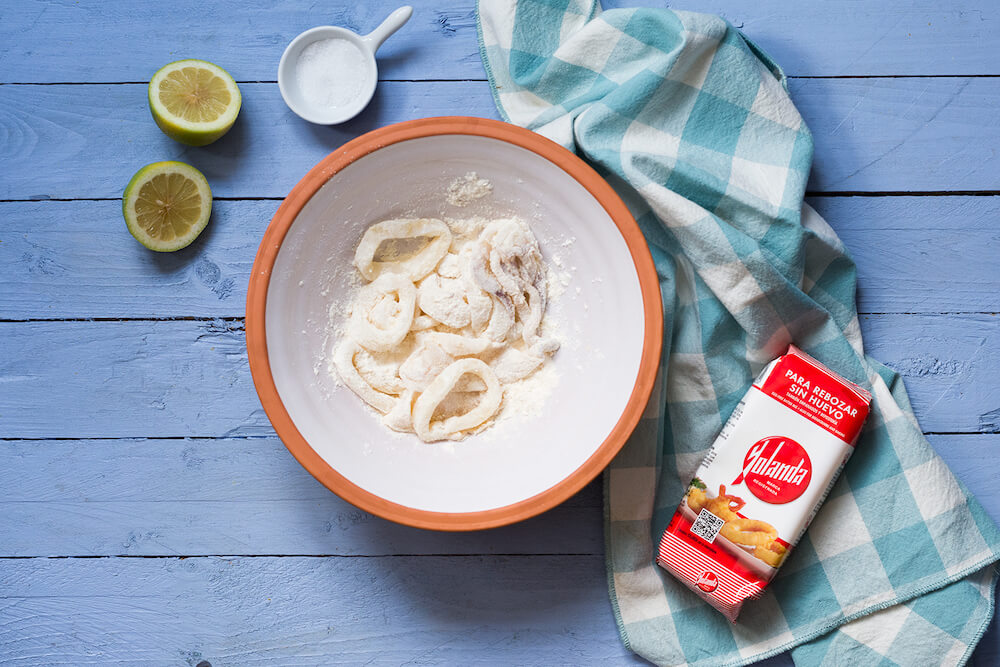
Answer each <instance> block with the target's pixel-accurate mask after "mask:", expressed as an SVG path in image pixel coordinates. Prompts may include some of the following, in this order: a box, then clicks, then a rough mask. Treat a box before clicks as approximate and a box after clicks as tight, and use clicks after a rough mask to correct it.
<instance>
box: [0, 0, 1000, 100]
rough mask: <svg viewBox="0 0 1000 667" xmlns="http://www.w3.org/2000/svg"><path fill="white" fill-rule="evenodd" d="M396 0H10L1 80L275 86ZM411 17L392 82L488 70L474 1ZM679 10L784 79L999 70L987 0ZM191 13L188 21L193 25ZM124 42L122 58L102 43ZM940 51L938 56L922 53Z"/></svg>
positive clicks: (393, 47)
mask: <svg viewBox="0 0 1000 667" xmlns="http://www.w3.org/2000/svg"><path fill="white" fill-rule="evenodd" d="M398 4H399V3H398V2H397V1H396V0H379V1H377V2H376V1H370V2H361V3H328V4H325V5H321V6H319V7H317V6H316V5H315V3H307V2H305V0H300V1H298V2H282V3H269V2H265V1H263V0H255V1H253V2H236V1H235V0H223V1H218V2H211V3H205V2H198V1H197V0H175V1H174V2H171V3H169V4H164V3H143V4H142V5H136V4H135V3H130V2H128V1H127V0H110V1H105V2H100V3H66V4H63V3H51V2H45V1H44V0H34V1H31V2H27V1H26V2H17V3H7V6H5V7H4V9H3V14H2V18H3V20H2V21H0V45H2V46H0V83H2V82H8V81H23V82H66V81H101V82H115V81H145V80H148V79H149V77H150V76H151V75H152V73H153V72H154V71H156V69H157V68H159V67H160V66H161V65H163V64H164V63H167V62H170V61H171V60H176V59H178V58H192V57H194V58H204V59H207V60H211V61H213V62H217V63H218V64H219V65H221V66H223V67H225V68H227V69H229V70H230V71H231V72H232V73H233V75H234V76H236V77H237V79H238V80H240V81H273V80H274V78H275V76H276V74H275V72H276V70H277V66H278V59H279V58H280V56H281V52H282V50H283V49H284V47H285V45H286V44H287V43H288V42H289V41H290V40H291V39H292V38H293V37H294V36H295V35H296V34H298V33H299V32H301V31H302V30H305V29H307V28H310V27H312V26H314V25H321V24H325V23H331V24H335V25H344V26H347V27H349V28H351V29H353V30H357V31H362V32H364V31H367V30H370V29H371V28H372V27H374V26H375V25H376V24H377V23H378V22H379V21H380V20H381V19H382V18H383V17H384V16H385V15H387V14H388V13H389V12H390V11H392V10H393V9H395V8H396V6H398ZM412 4H413V5H414V6H415V11H414V15H413V18H412V19H411V21H410V24H409V25H407V26H406V28H405V29H404V30H403V31H401V32H400V33H398V34H397V35H396V36H395V37H393V39H392V40H391V41H389V42H387V43H386V44H385V46H384V47H383V51H382V57H381V58H380V60H381V74H382V76H383V77H385V78H390V79H425V78H434V79H442V78H444V79H470V78H483V76H484V75H483V70H482V65H481V64H480V62H479V53H478V48H477V45H476V29H475V20H474V15H473V7H474V3H473V2H472V0H458V1H454V2H450V3H446V4H441V3H435V2H430V1H429V0H414V1H413V3H412ZM604 4H605V6H606V7H608V8H612V7H620V6H625V7H629V6H634V5H648V6H664V5H667V4H668V3H667V1H666V0H606V1H605V3H604ZM683 8H684V9H688V10H691V11H702V12H710V13H717V14H721V15H722V16H724V17H726V18H727V19H729V20H730V21H731V22H732V23H733V24H734V25H736V26H739V27H741V28H742V29H743V30H744V31H745V32H746V33H747V34H748V35H749V36H750V37H751V38H752V39H754V40H755V41H756V42H757V43H758V44H760V46H761V47H762V48H764V49H765V50H767V51H768V52H769V53H770V54H771V55H772V56H774V57H775V58H776V59H777V60H778V62H780V63H782V65H783V66H784V67H785V68H786V70H787V71H788V72H789V73H790V74H793V75H809V76H817V75H819V76H836V75H855V76H857V75H874V74H881V75H913V74H938V75H941V74H997V73H1000V71H998V69H997V66H998V59H997V53H996V48H995V44H994V41H993V40H992V36H993V35H994V34H995V33H996V32H997V30H998V29H1000V20H998V16H997V13H996V12H995V11H992V10H993V9H995V7H993V5H992V4H991V3H990V1H989V0H955V1H954V2H947V3H931V2H919V3H913V2H903V1H901V0H882V1H881V2H878V3H863V4H858V3H851V4H845V3H843V2H837V1H836V0H822V1H819V2H810V3H788V2H782V1H781V0H758V1H757V2H754V3H746V2H744V1H743V0H714V1H711V2H709V1H705V0H700V1H699V0H691V1H689V2H687V3H685V4H684V7H683ZM193 17H197V18H196V19H195V18H193ZM122 40H127V42H128V44H129V54H128V55H129V57H128V58H114V57H109V54H108V51H107V48H106V45H107V44H115V43H119V42H121V41H122ZM928 54H938V55H939V57H928Z"/></svg>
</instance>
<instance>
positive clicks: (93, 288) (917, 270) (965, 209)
mask: <svg viewBox="0 0 1000 667" xmlns="http://www.w3.org/2000/svg"><path fill="white" fill-rule="evenodd" d="M809 201H810V203H812V204H813V206H815V207H816V208H817V209H818V210H819V211H820V212H821V213H822V214H823V215H824V216H825V217H826V219H827V220H828V221H829V222H830V224H831V225H833V227H834V228H835V229H836V230H837V232H838V233H839V234H840V236H841V238H842V239H843V241H844V243H845V244H846V245H847V247H848V249H849V250H850V251H851V254H852V255H853V257H854V259H855V261H856V262H857V264H858V274H859V275H858V281H859V294H858V308H859V309H860V311H861V312H875V313H935V312H996V311H1000V259H998V258H997V253H996V247H997V246H998V244H1000V227H998V226H997V225H996V224H995V223H996V220H997V219H1000V197H933V198H926V197H876V198H873V197H813V198H811V199H810V200H809ZM278 203H279V202H277V201H219V202H216V203H215V206H214V212H213V218H212V222H211V224H210V225H209V227H208V228H207V230H206V231H205V232H204V233H202V235H201V236H200V237H199V238H198V240H197V241H196V242H195V243H194V244H193V245H191V246H189V247H188V248H187V249H185V250H182V251H179V252H176V253H168V254H164V253H152V252H149V251H147V250H146V249H145V248H143V247H142V246H140V245H139V244H138V243H136V242H135V241H134V240H133V239H132V237H131V236H130V235H129V234H128V233H127V232H126V230H125V224H124V222H123V221H122V220H121V207H120V205H119V203H118V202H117V201H73V202H61V201H48V202H8V203H0V218H2V219H3V220H4V221H5V222H4V225H3V228H2V229H0V319H38V318H45V319H55V318H84V317H133V318H134V317H146V318H157V317H186V316H195V317H242V316H243V314H244V304H245V302H246V287H247V280H248V278H249V275H250V267H251V265H252V263H253V258H254V255H255V254H256V252H257V244H258V243H259V241H260V237H261V235H262V234H263V232H264V229H265V228H266V227H267V224H268V222H270V219H271V216H273V215H274V212H275V210H277V208H278Z"/></svg>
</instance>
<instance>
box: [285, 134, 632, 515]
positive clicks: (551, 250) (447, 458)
mask: <svg viewBox="0 0 1000 667" xmlns="http://www.w3.org/2000/svg"><path fill="white" fill-rule="evenodd" d="M469 171H475V172H477V173H478V174H479V175H480V176H481V177H483V178H487V179H489V180H490V181H491V182H492V183H493V186H494V190H493V195H492V196H491V197H486V198H483V199H481V200H477V201H476V202H475V203H474V204H472V205H469V206H466V207H464V208H458V207H455V206H451V205H449V204H448V203H447V202H446V201H445V197H444V195H443V193H444V192H446V190H447V187H448V185H449V183H451V182H452V181H453V180H454V179H455V178H457V177H460V176H462V175H464V174H466V173H467V172H469ZM505 214H506V215H510V214H517V215H520V216H522V217H523V218H525V219H526V220H527V221H528V222H529V223H530V225H531V227H532V229H533V230H534V231H535V234H536V236H537V237H538V239H539V242H540V244H541V246H542V251H543V254H544V255H545V256H546V258H547V260H548V261H549V263H550V265H551V264H555V263H558V264H559V265H561V267H559V266H556V267H555V268H556V269H557V272H563V273H564V276H563V277H564V278H566V277H568V284H567V285H566V286H565V291H564V293H563V294H562V295H561V296H560V297H558V298H556V299H555V300H553V302H552V303H550V305H549V310H548V314H547V317H548V318H551V319H553V320H554V323H555V325H556V333H557V335H558V336H559V337H560V338H561V339H562V340H563V341H564V344H563V347H562V348H561V349H560V350H559V351H558V352H557V353H556V355H555V356H554V358H553V359H552V360H551V361H550V362H549V363H550V364H553V365H554V369H555V372H556V374H557V375H558V376H559V377H558V383H557V384H556V385H555V387H554V389H553V390H552V393H551V394H550V395H549V396H548V398H547V399H546V400H545V403H544V405H543V406H542V408H541V410H539V411H538V414H537V415H534V416H525V417H523V418H518V419H508V420H504V421H502V422H500V423H499V424H497V425H495V426H494V427H492V428H490V429H487V430H486V431H484V432H483V433H480V434H478V435H474V436H471V437H469V438H467V439H466V440H464V441H461V442H457V443H435V444H425V443H423V442H420V441H419V440H418V439H417V438H416V437H415V436H412V435H401V434H395V433H392V432H390V431H388V430H387V429H386V428H385V427H384V426H383V425H382V424H381V422H380V421H379V419H378V418H377V416H376V415H375V413H373V412H371V411H370V410H369V409H368V408H367V407H366V406H364V405H363V404H362V402H361V400H360V399H359V398H358V397H356V396H355V395H354V394H353V393H351V391H350V390H348V389H346V388H344V387H341V386H338V384H337V382H336V381H335V380H334V379H333V377H332V376H331V374H330V371H329V361H328V360H329V357H330V349H331V347H332V345H333V342H334V339H335V336H336V334H335V333H334V331H332V330H331V327H330V324H329V312H330V309H331V306H332V305H335V304H342V303H343V302H344V300H345V298H347V294H348V292H349V290H350V289H351V284H352V282H354V281H355V280H356V279H355V278H354V277H353V276H354V274H355V270H354V267H353V265H352V260H353V255H354V248H355V246H356V245H357V243H358V241H359V240H360V238H361V235H362V233H363V232H364V230H365V228H366V227H367V226H369V225H371V224H373V223H375V222H378V221H380V220H384V219H388V218H394V217H415V216H421V217H442V218H462V217H471V216H473V215H484V216H502V215H505ZM644 327H645V321H644V315H643V302H642V294H641V291H640V283H639V278H638V274H637V271H636V268H635V265H634V263H633V260H632V257H631V255H630V253H629V250H628V248H627V246H626V244H625V241H624V239H623V238H622V235H621V233H620V232H619V231H618V228H617V227H616V226H615V224H614V222H613V221H612V219H611V218H610V216H609V215H608V214H607V212H606V211H605V210H604V208H603V207H602V206H601V205H600V203H599V202H598V201H597V200H596V199H595V198H594V197H593V196H592V195H591V194H590V193H589V192H588V190H587V189H586V188H585V187H583V186H582V185H581V184H580V183H579V182H577V181H576V180H575V179H574V178H573V177H571V176H570V175H569V174H567V173H566V172H565V171H563V170H562V169H560V168H559V167H558V166H556V165H555V164H553V163H551V162H549V161H548V160H547V159H545V158H543V157H541V156H540V155H538V154H536V153H534V152H532V151H529V150H527V149H524V148H521V147H519V146H515V145H513V144H509V143H507V142H504V141H500V140H497V139H492V138H487V137H480V136H473V135H461V134H450V135H439V136H430V137H421V138H416V139H409V140H406V141H401V142H399V143H394V144H391V145H388V146H385V147H382V148H380V149H379V150H376V151H374V152H372V153H370V154H368V155H366V156H365V157H362V158H360V159H358V160H356V161H355V162H353V163H351V164H350V165H348V166H347V167H345V168H344V169H342V170H341V171H340V172H338V173H336V174H334V175H333V176H332V177H331V178H330V180H328V181H327V182H326V184H325V185H323V186H322V187H321V188H320V189H319V190H318V192H316V194H315V195H314V196H313V197H312V198H311V199H310V200H309V201H308V202H307V203H306V205H305V206H304V207H303V208H302V210H301V211H300V212H299V214H298V216H297V217H296V219H295V221H294V222H293V223H292V225H291V227H290V229H289V231H288V233H287V235H286V237H285V239H284V242H283V243H282V246H281V249H280V251H279V252H278V255H277V259H276V261H275V264H274V268H273V271H272V275H271V279H270V282H269V286H268V291H267V302H266V310H265V335H266V341H267V350H268V360H269V362H270V366H271V371H272V374H273V377H274V382H275V386H276V388H277V391H278V394H279V396H280V398H281V401H282V403H283V404H284V406H285V409H286V410H287V412H288V414H289V416H290V417H291V419H292V421H293V422H294V423H295V425H296V427H297V428H298V430H299V432H300V433H301V434H302V436H303V437H304V438H305V440H306V441H307V442H308V443H309V445H310V446H311V447H312V448H313V449H314V450H315V451H316V452H317V453H318V454H319V456H321V457H322V458H323V459H324V460H325V461H326V462H327V463H328V464H329V465H330V466H331V467H333V468H334V469H335V470H336V471H337V472H339V473H340V474H341V475H343V476H344V477H346V478H347V479H348V480H350V481H351V482H353V483H354V484H356V485H358V486H359V487H361V488H363V489H365V490H367V491H369V492H371V493H373V494H375V495H377V496H379V497H381V498H383V499H385V500H389V501H391V502H394V503H398V504H400V505H404V506H407V507H411V508H415V509H419V510H427V511H435V512H449V513H451V512H478V511H484V510H491V509H496V508H501V507H505V506H507V505H511V504H513V503H517V502H519V501H522V500H525V499H527V498H530V497H532V496H534V495H536V494H539V493H541V492H543V491H546V490H547V489H550V488H551V487H553V486H554V485H556V484H558V483H559V482H560V481H562V480H564V479H565V478H566V477H567V476H569V475H570V474H571V473H572V472H573V471H574V470H576V469H577V468H578V467H579V466H581V465H582V464H583V463H584V462H585V461H586V460H587V459H588V458H589V457H590V456H591V455H592V454H594V453H595V452H596V451H597V450H598V448H599V447H600V446H601V444H602V443H603V442H604V440H605V438H607V436H608V434H609V433H610V432H611V430H612V428H613V427H614V425H615V424H616V422H617V421H618V419H619V418H620V417H621V415H622V412H623V410H624V409H625V406H626V404H627V403H628V400H629V397H630V395H631V392H632V390H633V387H634V385H635V383H636V377H637V374H638V372H639V365H640V359H641V355H642V345H643V335H644Z"/></svg>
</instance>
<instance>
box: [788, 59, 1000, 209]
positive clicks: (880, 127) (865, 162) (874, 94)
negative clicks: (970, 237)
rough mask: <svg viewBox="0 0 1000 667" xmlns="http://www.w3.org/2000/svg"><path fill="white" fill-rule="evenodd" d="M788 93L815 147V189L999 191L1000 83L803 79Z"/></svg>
mask: <svg viewBox="0 0 1000 667" xmlns="http://www.w3.org/2000/svg"><path fill="white" fill-rule="evenodd" d="M789 90H790V91H791V94H792V99H793V101H794V102H795V105H796V107H798V109H799V111H800V112H801V113H802V117H803V118H804V119H805V121H806V123H807V124H808V125H809V128H810V129H811V130H812V134H813V139H814V143H815V154H814V159H813V171H812V176H811V178H810V180H809V185H808V187H809V189H810V190H814V191H855V190H858V191H861V190H863V191H877V190H883V191H885V190H890V191H912V190H918V189H923V190H931V191H935V190H997V189H998V188H1000V152H998V151H997V150H996V149H997V147H998V146H1000V121H998V120H997V115H996V112H995V111H986V109H987V108H991V109H995V108H996V106H997V103H998V100H997V99H996V97H995V95H997V94H1000V79H992V78H990V79H964V78H943V79H838V80H833V81H831V80H823V79H798V80H793V81H791V82H790V84H789ZM987 146H989V148H988V149H986V150H984V148H986V147H987ZM935 183H936V184H938V185H936V186H935V185H932V184H935Z"/></svg>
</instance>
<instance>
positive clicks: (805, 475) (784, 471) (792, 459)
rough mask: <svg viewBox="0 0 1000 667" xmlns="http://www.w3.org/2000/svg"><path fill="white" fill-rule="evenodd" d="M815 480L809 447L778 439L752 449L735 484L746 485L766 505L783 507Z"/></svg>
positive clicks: (789, 439) (763, 442) (775, 438)
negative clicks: (741, 483) (808, 451)
mask: <svg viewBox="0 0 1000 667" xmlns="http://www.w3.org/2000/svg"><path fill="white" fill-rule="evenodd" d="M811 480H812V461H810V460H809V454H807V453H806V450H805V448H803V447H802V445H800V444H799V443H797V442H795V441H794V440H792V439H791V438H786V437H783V436H774V437H770V438H764V439H763V440H758V441H757V442H755V443H754V444H753V446H752V447H750V449H749V450H748V451H747V455H746V457H745V458H744V459H743V472H742V473H740V475H739V477H737V478H736V479H735V480H734V481H733V484H739V483H740V482H745V483H746V485H747V488H748V489H750V493H752V494H754V495H755V496H757V497H758V498H760V499H761V500H763V501H764V502H765V503H771V504H772V505H782V504H784V503H790V502H792V501H793V500H795V499H796V498H798V497H799V496H801V495H802V494H803V493H804V492H805V490H806V489H807V488H809V482H810V481H811Z"/></svg>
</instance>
